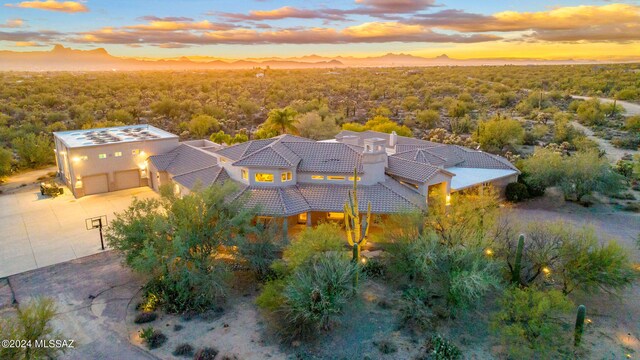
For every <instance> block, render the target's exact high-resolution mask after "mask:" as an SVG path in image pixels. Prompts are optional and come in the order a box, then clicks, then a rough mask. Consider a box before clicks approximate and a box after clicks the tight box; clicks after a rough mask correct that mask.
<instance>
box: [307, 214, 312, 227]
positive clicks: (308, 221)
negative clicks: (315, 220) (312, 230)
mask: <svg viewBox="0 0 640 360" xmlns="http://www.w3.org/2000/svg"><path fill="white" fill-rule="evenodd" d="M307 227H311V211H307Z"/></svg>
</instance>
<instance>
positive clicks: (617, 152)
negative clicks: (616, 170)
mask: <svg viewBox="0 0 640 360" xmlns="http://www.w3.org/2000/svg"><path fill="white" fill-rule="evenodd" d="M571 125H573V127H575V128H576V129H578V130H580V131H582V132H583V133H584V134H585V135H586V136H587V137H588V138H589V139H591V140H593V141H595V142H596V143H598V146H599V147H600V149H602V150H604V152H605V153H606V155H607V159H609V161H611V162H612V163H616V162H618V160H620V159H622V158H623V157H624V156H625V155H627V154H631V155H636V154H640V151H638V150H629V149H620V148H617V147H615V146H613V145H612V144H611V143H610V142H609V141H608V140H606V139H603V138H601V137H598V136H595V135H594V134H593V131H592V130H591V129H589V128H588V127H586V126H584V125H582V124H580V123H579V122H577V121H572V122H571Z"/></svg>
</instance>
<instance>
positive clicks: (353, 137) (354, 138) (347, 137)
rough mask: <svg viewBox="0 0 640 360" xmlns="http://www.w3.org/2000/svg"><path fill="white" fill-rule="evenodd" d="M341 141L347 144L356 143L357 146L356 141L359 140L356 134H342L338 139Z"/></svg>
mask: <svg viewBox="0 0 640 360" xmlns="http://www.w3.org/2000/svg"><path fill="white" fill-rule="evenodd" d="M339 141H340V142H341V143H344V144H347V145H356V146H358V142H359V141H360V137H359V136H356V135H344V136H343V137H342V139H341V140H339Z"/></svg>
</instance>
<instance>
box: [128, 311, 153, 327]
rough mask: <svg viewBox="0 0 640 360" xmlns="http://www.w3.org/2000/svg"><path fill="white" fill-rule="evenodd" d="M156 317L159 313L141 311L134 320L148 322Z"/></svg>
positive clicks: (141, 322) (140, 322)
mask: <svg viewBox="0 0 640 360" xmlns="http://www.w3.org/2000/svg"><path fill="white" fill-rule="evenodd" d="M156 318H158V314H156V313H154V312H146V311H145V312H141V313H139V314H137V315H136V318H135V319H134V320H133V322H134V323H136V324H146V323H148V322H152V321H154V320H155V319H156Z"/></svg>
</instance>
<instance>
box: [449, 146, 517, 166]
mask: <svg viewBox="0 0 640 360" xmlns="http://www.w3.org/2000/svg"><path fill="white" fill-rule="evenodd" d="M451 147H452V148H453V151H454V152H455V153H456V154H457V155H458V156H460V158H462V159H463V161H462V162H461V163H459V164H456V167H463V168H483V169H505V170H516V171H518V168H516V167H515V166H514V165H513V164H511V163H510V162H509V160H507V159H505V158H503V157H500V156H497V155H493V154H489V153H486V152H484V151H478V150H471V149H467V148H464V147H462V146H457V145H453V146H451Z"/></svg>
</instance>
